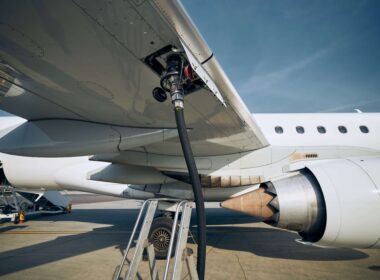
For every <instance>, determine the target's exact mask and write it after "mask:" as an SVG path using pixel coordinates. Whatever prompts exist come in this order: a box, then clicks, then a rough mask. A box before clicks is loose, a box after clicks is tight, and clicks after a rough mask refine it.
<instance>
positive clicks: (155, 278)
mask: <svg viewBox="0 0 380 280" xmlns="http://www.w3.org/2000/svg"><path fill="white" fill-rule="evenodd" d="M192 208H193V202H190V201H188V200H175V199H165V198H163V199H148V200H146V201H145V202H144V203H143V204H142V206H141V209H140V212H139V214H138V216H137V220H136V223H135V225H134V228H133V231H132V234H131V237H130V238H129V241H128V245H127V247H126V249H125V252H124V255H123V258H122V261H121V263H120V265H118V266H117V267H116V271H115V275H114V278H113V280H120V279H123V280H132V279H135V278H136V275H137V270H138V266H139V264H140V262H141V261H142V257H143V253H144V250H146V252H147V256H148V261H149V270H150V276H151V279H152V280H159V275H158V271H157V267H156V263H157V262H156V259H155V255H154V247H153V244H151V243H149V241H148V235H149V231H150V228H151V225H152V222H153V218H154V215H155V213H156V211H157V210H165V211H171V212H174V213H175V215H174V220H173V225H172V230H171V238H170V244H169V248H168V255H167V258H166V264H165V271H164V273H163V277H162V279H163V280H167V279H168V277H169V268H170V259H171V256H172V253H173V247H174V239H176V241H177V242H176V246H175V251H174V265H173V270H172V277H171V279H172V280H177V279H180V277H181V273H182V268H183V264H184V262H186V264H187V268H188V270H189V275H190V278H191V279H194V280H198V274H197V271H196V267H195V262H194V258H193V252H192V250H191V249H190V248H186V244H187V238H188V234H189V225H190V218H191V210H192ZM144 212H145V216H144V219H143V221H142V223H141V226H140V228H141V229H140V234H139V237H138V239H137V241H136V246H135V250H134V253H133V257H132V259H131V261H130V264H129V267H128V270H127V272H126V275H125V277H124V278H120V275H121V272H122V270H123V267H124V265H125V263H126V262H127V255H128V252H129V250H130V248H131V245H132V242H133V240H134V237H135V235H136V232H137V228H138V227H139V224H140V221H141V220H142V217H143V215H144ZM180 213H182V215H181V219H180V220H181V221H180V225H179V227H177V224H178V219H179V214H180Z"/></svg>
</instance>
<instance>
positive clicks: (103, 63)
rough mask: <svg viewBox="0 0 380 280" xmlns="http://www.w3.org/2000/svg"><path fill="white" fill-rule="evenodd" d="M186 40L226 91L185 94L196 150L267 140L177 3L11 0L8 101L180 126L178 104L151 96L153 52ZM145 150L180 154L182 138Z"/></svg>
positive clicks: (15, 107) (6, 106)
mask: <svg viewBox="0 0 380 280" xmlns="http://www.w3.org/2000/svg"><path fill="white" fill-rule="evenodd" d="M182 44H183V45H184V46H185V48H186V49H187V51H189V52H191V54H192V57H193V58H194V59H195V60H196V61H197V62H198V64H199V65H201V67H202V68H203V69H202V70H203V71H204V72H205V73H206V76H207V77H210V79H212V82H213V83H212V84H213V85H214V86H215V89H216V90H217V92H218V93H220V98H217V96H215V93H216V92H215V89H214V88H211V86H209V85H207V83H206V84H205V85H204V86H201V87H199V88H197V89H196V90H194V91H193V92H192V93H191V94H189V95H188V96H187V97H186V101H185V106H186V110H185V117H186V119H187V124H188V127H189V129H190V130H191V131H190V139H191V142H192V146H193V150H194V154H195V155H196V156H206V155H220V154H230V153H238V152H242V151H248V150H255V149H258V148H261V147H264V146H266V145H267V142H266V140H265V138H264V136H263V135H262V133H261V131H260V130H259V128H258V126H257V125H256V123H255V122H254V120H253V119H252V116H251V115H250V113H249V111H248V109H247V108H246V106H245V105H244V103H243V102H242V101H241V99H240V97H239V96H238V94H237V93H236V90H235V89H234V87H233V86H232V84H231V82H230V81H229V79H228V78H227V77H226V75H225V74H224V72H223V70H222V69H221V67H220V66H219V64H218V62H217V60H216V58H215V57H214V56H213V54H212V52H211V50H210V49H209V48H208V46H207V45H206V43H205V42H204V40H203V39H202V37H201V35H200V34H199V32H198V31H197V29H196V28H195V26H194V25H193V23H192V22H191V20H190V18H189V17H188V16H187V14H186V12H185V10H184V9H183V7H182V5H181V4H180V3H179V2H177V1H169V0H168V1H138V0H129V1H121V0H115V1H92V0H91V1H90V0H73V1H23V2H22V3H21V2H19V1H4V2H3V5H2V9H1V10H0V78H1V80H0V81H2V83H1V87H0V93H1V95H0V109H2V110H5V111H8V112H10V113H12V114H15V115H18V116H21V117H23V118H26V119H28V120H30V121H36V120H48V119H49V120H52V119H66V120H74V121H75V120H79V121H84V122H91V123H101V124H108V125H113V126H122V127H134V128H136V127H137V128H150V129H170V128H175V121H174V116H173V112H172V106H171V104H170V102H169V101H166V102H165V103H159V102H157V101H156V100H155V99H153V98H152V93H151V92H152V89H153V88H155V87H157V86H159V80H160V76H159V73H158V72H157V71H158V70H157V68H155V67H152V65H150V64H149V63H148V62H147V58H149V57H150V56H151V55H152V54H154V53H157V52H160V51H161V50H164V49H165V48H168V46H171V47H174V48H178V49H182V50H183V47H182ZM157 62H160V61H159V58H157ZM220 99H222V100H224V102H225V103H226V106H223V104H222V103H221V102H220ZM138 149H141V150H143V151H144V152H147V153H153V154H162V155H180V154H181V148H180V144H179V141H178V139H177V138H176V137H175V138H170V139H168V140H165V141H163V142H158V143H154V144H147V145H144V146H143V147H139V148H138Z"/></svg>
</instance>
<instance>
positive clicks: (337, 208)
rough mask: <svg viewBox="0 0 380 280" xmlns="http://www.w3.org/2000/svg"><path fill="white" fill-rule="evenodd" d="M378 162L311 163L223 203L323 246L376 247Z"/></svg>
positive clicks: (379, 235) (379, 242) (379, 241)
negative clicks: (290, 174) (288, 175)
mask: <svg viewBox="0 0 380 280" xmlns="http://www.w3.org/2000/svg"><path fill="white" fill-rule="evenodd" d="M379 167H380V158H364V159H363V158H362V159H337V160H325V161H320V162H314V163H310V164H309V165H308V166H307V167H306V168H305V169H303V170H301V171H298V172H297V173H295V174H294V175H293V176H290V177H288V178H283V179H280V180H277V181H273V182H269V183H264V184H262V185H261V186H260V188H259V189H258V190H256V191H254V192H251V193H248V194H244V195H243V196H244V197H243V196H241V197H236V198H232V199H230V200H227V201H225V202H223V203H222V206H223V207H225V208H230V209H232V210H237V211H241V212H244V213H247V214H251V215H254V216H259V217H262V218H263V220H264V221H265V222H266V223H268V224H271V225H273V226H276V227H280V228H285V229H289V230H294V231H297V232H298V233H299V234H300V235H301V236H302V238H303V240H304V241H307V242H312V243H315V244H317V245H321V246H331V247H352V248H380V217H379V215H380V191H379V190H380V172H379Z"/></svg>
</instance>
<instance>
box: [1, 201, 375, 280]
mask: <svg viewBox="0 0 380 280" xmlns="http://www.w3.org/2000/svg"><path fill="white" fill-rule="evenodd" d="M72 199H73V202H74V206H73V212H72V213H71V214H61V215H52V216H48V215H44V216H39V217H35V218H33V219H32V220H28V221H26V222H25V223H24V224H19V225H14V224H12V223H3V224H0V279H112V276H113V274H114V271H115V267H116V265H118V264H119V262H120V260H121V258H122V252H123V249H124V248H125V246H126V244H127V242H128V238H129V235H130V233H131V231H132V228H133V225H134V222H135V219H136V216H137V214H138V208H139V205H140V203H139V202H136V201H131V200H122V199H117V198H110V197H105V196H98V195H85V194H75V195H72ZM206 213H207V224H208V226H207V232H208V233H207V244H208V246H207V264H206V279H266V280H267V279H380V250H358V249H336V248H335V249H325V248H323V249H322V248H318V247H315V246H306V245H303V244H300V243H298V242H296V241H295V240H296V239H298V238H299V237H298V235H297V234H296V233H293V232H288V231H285V230H279V229H275V228H273V227H270V226H268V225H266V224H264V223H261V222H258V221H256V220H255V219H253V218H251V217H248V216H245V215H240V214H237V213H233V212H230V211H228V210H224V209H221V208H219V207H218V206H217V204H208V205H207V209H206ZM194 218H195V214H194V215H193V218H192V224H194V222H195V219H194ZM191 231H192V233H193V234H194V236H195V235H196V227H195V226H194V225H193V226H192V227H191ZM188 246H189V247H190V248H193V249H194V251H196V245H195V244H194V242H193V240H192V239H191V238H189V244H188ZM163 266H164V263H163V261H159V262H158V267H159V270H160V271H162V269H163ZM186 272H187V271H186V269H184V279H188V278H189V277H188V276H187V273H186ZM148 273H149V269H148V265H147V262H143V264H142V265H141V266H140V268H139V278H140V279H149V278H148ZM160 279H162V278H161V277H160Z"/></svg>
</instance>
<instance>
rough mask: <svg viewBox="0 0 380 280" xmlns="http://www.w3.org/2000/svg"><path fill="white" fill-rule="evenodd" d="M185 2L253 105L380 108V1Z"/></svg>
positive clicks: (264, 108)
mask: <svg viewBox="0 0 380 280" xmlns="http://www.w3.org/2000/svg"><path fill="white" fill-rule="evenodd" d="M182 3H183V5H184V6H185V8H186V10H187V11H188V13H189V14H190V17H191V18H192V19H193V21H194V22H195V24H196V25H197V27H198V29H199V30H200V31H201V33H202V35H203V36H204V38H205V40H206V41H207V43H208V44H209V46H210V47H211V49H212V50H213V51H214V54H215V55H216V57H217V58H218V60H219V62H220V63H221V65H222V67H223V69H224V70H225V72H226V73H227V75H228V76H229V78H230V79H231V80H232V82H233V84H234V85H235V87H236V88H237V90H238V92H239V94H240V95H241V97H242V98H243V100H244V101H245V102H246V104H247V106H248V108H249V109H250V110H251V111H252V112H353V109H354V108H359V109H361V110H362V111H364V112H380V1H378V0H370V1H359V0H355V1H349V0H344V1H343V0H342V1H323V0H318V1H311V0H308V1H298V0H293V1H286V0H281V1H279V0H277V1H272V0H269V1H255V0H239V1H232V0H213V1H211V0H182Z"/></svg>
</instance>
